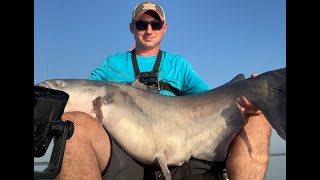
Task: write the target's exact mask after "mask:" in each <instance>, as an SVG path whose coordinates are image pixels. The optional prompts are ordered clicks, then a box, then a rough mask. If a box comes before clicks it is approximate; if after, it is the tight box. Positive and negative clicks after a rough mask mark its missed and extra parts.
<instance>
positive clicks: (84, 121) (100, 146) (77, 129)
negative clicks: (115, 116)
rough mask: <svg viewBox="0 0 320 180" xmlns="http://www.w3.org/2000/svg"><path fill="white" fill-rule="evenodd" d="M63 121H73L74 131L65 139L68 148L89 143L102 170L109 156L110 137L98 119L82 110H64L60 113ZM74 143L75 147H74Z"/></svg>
mask: <svg viewBox="0 0 320 180" xmlns="http://www.w3.org/2000/svg"><path fill="white" fill-rule="evenodd" d="M61 119H62V120H63V121H66V120H69V121H72V122H73V123H74V133H73V135H72V137H71V138H70V139H69V140H68V141H67V143H68V144H69V145H68V146H69V147H70V148H80V147H78V145H79V144H81V143H89V144H90V145H92V147H93V149H94V151H95V154H96V156H97V160H98V163H99V167H100V170H101V171H103V170H104V168H105V167H106V165H107V163H108V161H109V158H110V151H111V145H110V139H109V136H108V134H107V132H106V130H105V129H104V128H103V127H102V126H101V125H100V124H99V123H98V121H97V120H96V119H95V118H94V117H92V116H90V115H89V114H87V113H84V112H79V111H75V112H66V113H64V114H63V115H62V117H61ZM72 144H75V145H76V146H77V147H74V146H73V145H72Z"/></svg>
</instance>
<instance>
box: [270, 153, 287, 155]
mask: <svg viewBox="0 0 320 180" xmlns="http://www.w3.org/2000/svg"><path fill="white" fill-rule="evenodd" d="M269 156H286V153H272V154H269Z"/></svg>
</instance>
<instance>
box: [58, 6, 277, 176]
mask: <svg viewBox="0 0 320 180" xmlns="http://www.w3.org/2000/svg"><path fill="white" fill-rule="evenodd" d="M166 28H167V24H166V17H165V13H164V11H163V9H162V7H161V6H159V5H158V4H155V3H152V2H144V3H140V4H138V5H137V6H136V7H135V8H134V11H133V14H132V23H130V31H131V33H132V34H133V35H134V38H135V41H136V48H135V49H134V50H133V51H128V52H126V53H118V54H116V55H112V56H109V57H108V58H107V59H106V60H105V61H104V62H103V63H102V64H101V65H100V66H99V67H98V68H97V69H95V70H94V71H93V72H92V73H91V75H90V77H89V79H93V80H107V81H115V82H120V83H127V84H131V85H132V86H135V87H138V88H142V89H145V90H148V91H152V92H154V93H160V94H163V95H168V96H174V95H189V94H195V93H200V92H204V91H207V90H209V89H210V87H209V86H208V85H207V84H206V83H205V82H204V81H203V80H201V79H200V77H199V76H198V75H197V73H196V72H195V71H194V69H193V67H192V66H191V65H190V64H189V63H188V62H187V61H186V60H185V59H184V58H183V57H181V56H179V55H174V54H171V53H169V52H165V51H161V50H160V43H161V40H162V38H163V35H164V34H165V32H166ZM238 107H239V110H240V112H241V113H242V115H243V117H244V118H245V119H246V120H247V124H246V125H245V127H244V128H243V129H242V130H241V131H240V132H239V133H238V135H237V136H236V137H235V138H234V140H233V141H232V143H231V145H230V147H229V151H228V156H227V159H226V169H227V172H228V176H229V178H230V179H246V180H249V179H254V180H257V179H264V176H265V173H266V168H267V163H268V154H269V140H270V133H271V128H270V125H269V123H268V122H267V120H266V119H265V117H264V116H263V114H262V113H261V112H260V111H259V110H258V109H257V107H256V106H255V105H253V104H252V103H250V101H248V99H246V98H245V97H239V99H238ZM62 119H63V120H71V121H73V122H74V125H75V128H74V134H73V136H72V137H71V138H70V139H69V140H68V141H67V145H66V150H65V157H64V161H63V165H62V170H61V173H60V175H59V177H58V178H57V179H90V180H91V179H101V178H103V179H162V178H163V174H162V173H161V169H160V168H157V167H153V166H147V165H143V164H141V163H139V162H137V161H135V160H134V159H132V158H131V157H130V156H129V155H128V154H126V152H125V151H124V150H122V149H121V148H120V147H119V145H118V144H117V143H116V142H115V141H114V140H113V138H112V137H111V136H110V135H109V134H108V133H107V132H106V130H105V129H104V128H102V127H100V126H99V125H98V123H97V121H96V120H95V118H93V117H91V116H89V115H88V114H85V113H82V112H67V113H65V114H63V116H62ZM223 168H225V167H224V164H222V166H220V165H219V164H218V162H203V161H199V160H196V159H191V160H190V161H189V162H187V163H185V164H183V165H182V166H180V167H176V168H172V169H170V172H171V174H172V176H173V179H219V178H220V176H221V173H220V172H219V171H220V170H221V169H223Z"/></svg>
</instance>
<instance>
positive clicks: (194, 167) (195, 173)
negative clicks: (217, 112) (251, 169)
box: [103, 135, 222, 180]
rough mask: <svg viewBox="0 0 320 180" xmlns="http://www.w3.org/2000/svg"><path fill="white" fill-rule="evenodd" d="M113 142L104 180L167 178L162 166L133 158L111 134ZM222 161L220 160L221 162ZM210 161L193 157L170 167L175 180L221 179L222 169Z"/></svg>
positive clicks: (154, 179) (111, 141)
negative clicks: (179, 164) (150, 164)
mask: <svg viewBox="0 0 320 180" xmlns="http://www.w3.org/2000/svg"><path fill="white" fill-rule="evenodd" d="M109 137H110V143H111V157H110V160H109V164H108V165H107V168H106V172H105V173H103V179H104V180H110V179H111V180H128V179H130V180H144V179H147V180H156V179H165V178H164V175H163V173H162V171H161V168H160V167H155V166H148V165H144V164H141V163H140V162H138V161H136V160H134V159H133V158H131V157H130V156H129V155H128V154H127V153H126V152H125V151H124V150H123V149H122V148H121V147H120V146H119V145H118V143H117V142H116V141H114V139H113V138H112V137H111V136H110V135H109ZM219 163H220V162H219ZM213 166H215V165H212V164H210V163H208V162H204V161H201V160H197V159H191V160H190V161H188V162H187V163H185V164H183V165H182V166H179V167H170V168H169V170H170V173H171V175H172V179H173V180H182V179H183V180H193V179H197V180H204V179H220V176H221V174H220V170H222V169H221V168H219V169H220V170H219V171H218V170H214V169H218V168H213Z"/></svg>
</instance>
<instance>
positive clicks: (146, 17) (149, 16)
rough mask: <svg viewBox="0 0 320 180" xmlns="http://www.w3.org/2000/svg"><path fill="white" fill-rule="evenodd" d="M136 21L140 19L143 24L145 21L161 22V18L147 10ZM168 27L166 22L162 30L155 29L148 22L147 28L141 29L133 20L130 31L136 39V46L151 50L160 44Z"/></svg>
mask: <svg viewBox="0 0 320 180" xmlns="http://www.w3.org/2000/svg"><path fill="white" fill-rule="evenodd" d="M136 21H140V22H142V24H143V23H144V22H159V21H160V19H159V18H157V16H156V15H154V14H153V13H148V12H146V13H144V14H143V15H142V16H141V17H140V19H139V20H136ZM144 24H146V23H144ZM166 27H167V24H166V23H165V24H163V26H162V28H161V29H160V30H157V29H153V28H152V27H151V24H148V25H147V28H146V29H144V30H141V28H139V27H137V26H136V23H135V22H133V23H132V24H131V25H130V31H131V33H132V34H133V35H134V38H135V40H136V47H139V48H142V49H145V50H149V49H153V48H155V47H157V46H159V45H160V42H161V40H162V37H163V35H164V33H165V32H166ZM139 29H140V30H139Z"/></svg>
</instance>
